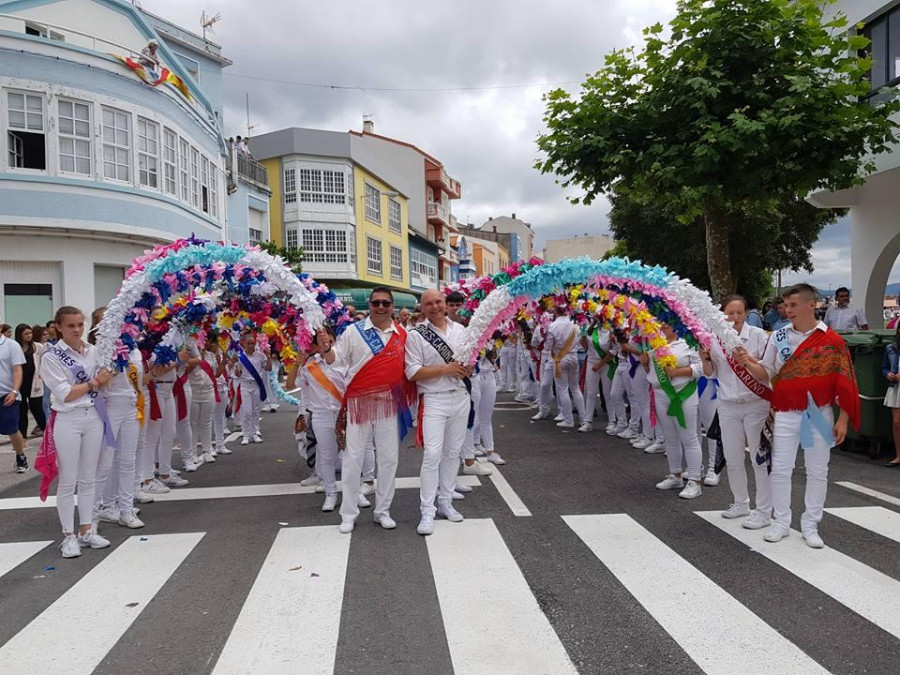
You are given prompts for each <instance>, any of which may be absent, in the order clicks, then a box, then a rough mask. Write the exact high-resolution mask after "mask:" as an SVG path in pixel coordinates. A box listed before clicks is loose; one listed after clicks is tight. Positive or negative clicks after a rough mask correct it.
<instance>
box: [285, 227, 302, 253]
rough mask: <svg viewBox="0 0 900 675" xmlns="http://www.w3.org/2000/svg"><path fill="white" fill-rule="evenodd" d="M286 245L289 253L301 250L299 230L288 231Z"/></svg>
mask: <svg viewBox="0 0 900 675" xmlns="http://www.w3.org/2000/svg"><path fill="white" fill-rule="evenodd" d="M285 244H286V246H287V249H288V250H289V251H292V250H294V249H296V248H299V246H298V244H297V230H288V231H287V232H285Z"/></svg>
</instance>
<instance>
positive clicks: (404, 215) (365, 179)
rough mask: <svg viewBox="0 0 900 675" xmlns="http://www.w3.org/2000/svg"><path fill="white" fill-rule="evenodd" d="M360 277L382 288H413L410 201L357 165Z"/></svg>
mask: <svg viewBox="0 0 900 675" xmlns="http://www.w3.org/2000/svg"><path fill="white" fill-rule="evenodd" d="M353 193H354V195H355V199H356V202H357V203H356V204H354V206H355V211H356V250H357V256H356V261H357V274H358V278H359V279H360V280H361V281H367V282H369V283H370V284H373V285H378V286H391V287H394V288H401V289H405V288H409V200H408V198H407V197H406V196H405V195H402V194H400V193H399V192H398V191H397V190H395V189H393V188H392V187H391V186H390V185H388V184H387V183H385V182H383V181H382V180H380V179H379V178H378V177H377V176H375V175H373V174H372V173H371V172H370V171H367V170H366V169H365V168H363V167H362V166H360V165H359V164H354V165H353Z"/></svg>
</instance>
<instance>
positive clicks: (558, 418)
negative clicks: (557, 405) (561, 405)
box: [553, 413, 566, 422]
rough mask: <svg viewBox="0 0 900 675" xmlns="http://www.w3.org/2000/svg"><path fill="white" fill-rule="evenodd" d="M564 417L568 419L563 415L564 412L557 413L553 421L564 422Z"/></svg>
mask: <svg viewBox="0 0 900 675" xmlns="http://www.w3.org/2000/svg"><path fill="white" fill-rule="evenodd" d="M564 419H566V418H565V417H563V416H562V413H560V414H559V415H557V416H556V417H554V418H553V421H554V422H562V421H563V420H564Z"/></svg>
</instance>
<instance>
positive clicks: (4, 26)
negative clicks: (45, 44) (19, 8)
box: [0, 13, 140, 56]
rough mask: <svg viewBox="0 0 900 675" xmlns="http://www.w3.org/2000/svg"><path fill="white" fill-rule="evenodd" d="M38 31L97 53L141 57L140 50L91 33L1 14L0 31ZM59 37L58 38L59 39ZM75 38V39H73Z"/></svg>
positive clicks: (45, 35)
mask: <svg viewBox="0 0 900 675" xmlns="http://www.w3.org/2000/svg"><path fill="white" fill-rule="evenodd" d="M26 25H27V26H29V27H32V28H35V29H37V30H38V31H39V32H40V33H41V34H42V35H41V37H44V38H47V39H50V40H55V41H58V42H67V43H68V44H73V45H76V46H78V47H85V48H86V49H90V50H92V51H95V52H103V53H106V52H109V51H110V48H112V49H114V50H115V51H120V52H125V53H126V54H127V55H128V56H140V50H138V51H135V50H133V49H132V48H131V47H126V46H125V45H122V44H119V43H118V42H113V41H112V40H107V39H106V38H101V37H98V36H96V35H92V34H90V33H84V32H82V31H80V30H76V29H75V28H70V27H69V26H62V25H59V24H55V23H49V22H47V21H44V20H43V19H32V18H31V17H28V16H21V15H19V14H2V13H0V30H10V29H14V30H19V29H21V31H22V33H23V34H24V33H25V26H26ZM57 36H58V37H57ZM73 37H74V39H73Z"/></svg>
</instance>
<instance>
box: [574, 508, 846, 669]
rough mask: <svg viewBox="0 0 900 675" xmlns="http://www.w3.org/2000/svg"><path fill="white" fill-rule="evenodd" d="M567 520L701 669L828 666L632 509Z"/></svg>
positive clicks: (813, 667)
mask: <svg viewBox="0 0 900 675" xmlns="http://www.w3.org/2000/svg"><path fill="white" fill-rule="evenodd" d="M563 520H564V521H565V522H566V523H567V524H568V526H569V527H571V528H572V530H574V532H575V534H577V535H578V536H579V537H580V538H581V539H582V541H584V543H585V544H587V545H588V548H590V549H591V551H592V552H593V553H594V555H596V556H597V557H598V558H599V559H600V560H601V561H602V562H603V564H604V565H606V566H607V567H608V568H609V569H610V571H611V572H612V573H613V574H614V575H615V576H616V578H617V579H618V580H619V581H620V582H621V583H622V585H624V586H625V588H627V589H628V592H629V593H631V594H632V595H633V596H634V597H635V598H636V599H637V600H638V601H639V602H640V603H641V605H643V607H644V608H645V609H646V610H647V611H648V612H649V613H650V614H651V615H652V616H653V618H654V619H655V620H656V621H657V622H658V623H659V624H660V625H661V626H662V627H663V628H664V629H665V630H666V632H667V633H669V634H670V635H671V636H672V637H673V638H674V639H675V641H676V642H677V643H678V644H679V645H680V646H681V647H682V649H684V651H685V652H687V654H688V656H690V657H691V658H692V659H693V660H694V661H695V662H696V663H697V665H699V666H700V667H701V668H702V669H703V672H705V673H709V674H710V675H731V674H732V673H743V674H745V675H753V674H756V673H758V674H759V675H763V674H765V673H777V672H784V673H793V674H796V675H803V674H805V673H816V674H822V673H827V672H828V671H827V670H825V669H824V668H822V667H821V666H820V665H819V664H817V663H816V662H815V661H813V660H812V659H811V658H809V657H808V656H807V655H806V654H804V653H803V652H802V651H801V650H800V649H799V648H797V647H796V646H795V645H794V644H792V643H791V642H790V641H789V640H787V639H786V638H784V637H782V636H781V635H780V634H779V633H778V631H776V630H775V629H773V628H771V627H770V626H769V625H768V624H766V623H765V622H764V621H763V620H762V619H760V618H759V617H758V616H756V615H755V614H754V613H753V612H751V611H750V610H749V609H747V608H746V607H744V605H742V604H741V603H740V602H738V601H737V600H735V599H734V598H733V597H732V596H731V595H729V594H728V593H727V592H725V591H724V590H723V589H722V588H720V587H719V586H718V585H717V584H716V583H715V582H713V581H712V580H711V579H710V578H709V577H707V576H706V575H705V574H703V573H702V572H700V571H699V570H698V569H697V568H696V567H694V566H693V565H691V564H690V563H689V562H687V561H686V560H685V559H684V558H682V557H681V556H680V555H678V554H677V553H676V552H675V551H673V550H672V549H670V548H669V547H668V546H666V545H665V544H664V543H663V542H662V541H660V540H659V539H658V538H656V537H655V536H654V535H653V534H651V533H650V532H648V531H647V530H646V529H645V528H644V527H643V526H641V525H640V524H639V523H637V522H636V521H635V520H634V519H632V518H631V517H630V516H627V515H625V514H611V515H600V516H590V515H588V516H565V517H564V518H563ZM688 605H689V608H688ZM749 636H752V639H748V637H749Z"/></svg>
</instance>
